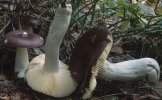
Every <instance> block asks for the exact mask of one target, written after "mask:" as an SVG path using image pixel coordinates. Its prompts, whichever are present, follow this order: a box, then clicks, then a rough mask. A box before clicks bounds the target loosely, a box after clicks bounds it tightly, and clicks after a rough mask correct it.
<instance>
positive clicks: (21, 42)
mask: <svg viewBox="0 0 162 100" xmlns="http://www.w3.org/2000/svg"><path fill="white" fill-rule="evenodd" d="M4 43H6V44H8V45H10V46H13V47H24V48H34V47H38V46H41V45H43V43H44V41H43V39H42V37H40V36H39V35H36V34H33V33H27V32H25V31H23V30H15V31H11V32H9V33H7V34H6V35H5V36H4Z"/></svg>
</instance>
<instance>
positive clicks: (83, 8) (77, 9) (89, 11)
mask: <svg viewBox="0 0 162 100" xmlns="http://www.w3.org/2000/svg"><path fill="white" fill-rule="evenodd" d="M61 1H62V0H61ZM61 1H59V0H49V1H44V0H31V1H30V0H29V1H28V0H16V2H13V3H11V4H10V6H14V8H13V9H11V8H10V7H6V6H4V4H3V3H1V2H0V11H1V12H0V14H1V16H2V17H1V18H0V21H1V24H0V28H1V29H0V36H1V37H3V34H5V33H6V32H8V31H11V30H12V29H13V27H15V28H17V29H19V28H21V26H23V23H22V22H21V16H24V15H30V16H34V17H37V18H39V19H41V21H42V23H43V24H42V26H41V30H40V33H47V32H48V27H49V23H50V21H51V20H52V18H53V16H54V12H55V10H56V7H57V6H58V4H59V3H60V2H61ZM130 1H131V0H71V4H72V7H73V14H72V19H71V23H70V26H69V30H68V32H67V35H66V36H65V39H64V42H63V44H62V46H61V51H60V53H61V54H62V55H63V56H61V58H65V55H66V54H68V56H70V52H71V50H72V48H73V47H74V44H75V42H76V40H77V39H78V38H79V37H80V36H81V35H82V33H83V32H84V31H85V30H86V29H88V28H90V27H94V26H97V25H100V24H98V23H101V22H102V23H104V25H106V26H107V28H108V29H109V30H110V31H111V33H112V34H113V37H114V41H116V40H118V39H120V38H123V37H127V36H134V35H135V36H138V37H141V38H142V39H146V40H147V41H149V43H150V47H156V46H157V44H156V45H155V44H153V42H156V41H155V40H156V39H155V38H157V35H155V34H161V33H162V27H161V26H162V4H161V2H160V0H157V2H154V3H150V2H148V3H147V4H142V3H141V1H142V0H137V1H138V2H137V3H136V4H132V3H131V2H130ZM97 7H98V8H97ZM4 16H5V17H4ZM18 22H19V23H18ZM46 35H47V34H41V36H43V37H44V38H46ZM158 37H160V39H161V38H162V36H161V35H158ZM160 41H161V40H160ZM157 49H158V48H157ZM157 51H159V50H157ZM66 56H67V55H66ZM68 59H69V57H67V60H68ZM67 60H65V61H67Z"/></svg>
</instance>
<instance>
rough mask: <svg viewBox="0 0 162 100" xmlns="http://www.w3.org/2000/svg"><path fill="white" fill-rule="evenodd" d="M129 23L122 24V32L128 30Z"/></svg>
mask: <svg viewBox="0 0 162 100" xmlns="http://www.w3.org/2000/svg"><path fill="white" fill-rule="evenodd" d="M129 23H130V21H129V20H125V21H123V22H122V24H121V26H120V29H121V30H122V31H125V30H126V29H127V28H128V26H129Z"/></svg>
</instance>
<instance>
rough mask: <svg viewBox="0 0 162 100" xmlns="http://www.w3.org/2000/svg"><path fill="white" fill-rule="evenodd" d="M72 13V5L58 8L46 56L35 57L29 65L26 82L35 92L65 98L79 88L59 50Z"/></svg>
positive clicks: (48, 39) (48, 38) (47, 42)
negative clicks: (60, 57)
mask: <svg viewBox="0 0 162 100" xmlns="http://www.w3.org/2000/svg"><path fill="white" fill-rule="evenodd" d="M71 13H72V8H71V5H70V4H66V7H62V6H61V5H60V6H59V7H58V8H57V10H56V13H55V17H54V21H52V22H51V25H50V29H49V33H48V36H47V40H46V44H45V54H42V55H39V56H37V57H35V58H34V59H33V60H32V61H31V62H30V63H29V65H28V70H27V72H26V81H27V84H28V85H29V86H30V87H31V88H32V89H34V90H35V91H38V92H41V93H44V94H47V95H50V96H54V97H65V96H68V95H70V94H71V93H72V92H74V91H75V89H76V87H77V83H76V82H75V81H74V80H73V79H72V77H71V74H70V71H69V69H68V66H67V65H65V64H64V63H62V62H61V61H59V48H60V45H61V42H62V40H63V37H64V35H65V34H66V31H67V29H68V26H69V23H70V18H71Z"/></svg>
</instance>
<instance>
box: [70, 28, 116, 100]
mask: <svg viewBox="0 0 162 100" xmlns="http://www.w3.org/2000/svg"><path fill="white" fill-rule="evenodd" d="M112 43H113V40H112V36H111V34H110V33H109V31H108V30H107V29H106V28H104V27H95V28H92V29H90V30H88V31H86V32H85V33H84V34H83V35H82V36H81V38H80V39H79V40H78V41H77V43H76V45H75V48H74V50H73V51H72V56H71V58H70V63H69V69H70V71H71V75H72V77H73V79H74V80H75V81H76V82H77V83H78V89H77V92H78V93H79V92H82V91H84V92H83V93H82V94H83V96H82V99H87V98H90V97H91V95H92V92H93V90H94V89H95V87H96V84H97V83H96V76H97V74H98V71H99V70H100V68H101V67H102V66H103V65H104V62H105V61H106V59H107V56H108V54H109V52H110V49H111V47H112Z"/></svg>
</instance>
